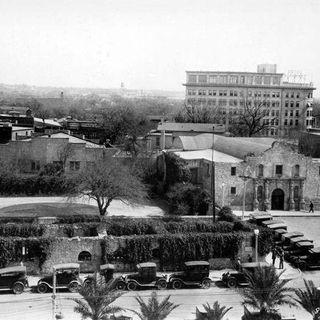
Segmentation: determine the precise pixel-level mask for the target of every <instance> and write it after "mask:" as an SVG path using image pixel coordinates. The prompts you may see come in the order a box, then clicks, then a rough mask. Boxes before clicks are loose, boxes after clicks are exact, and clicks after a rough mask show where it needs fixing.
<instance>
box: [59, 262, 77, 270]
mask: <svg viewBox="0 0 320 320" xmlns="http://www.w3.org/2000/svg"><path fill="white" fill-rule="evenodd" d="M53 268H54V269H56V270H60V269H79V268H80V264H79V263H61V264H56V265H54V266H53Z"/></svg>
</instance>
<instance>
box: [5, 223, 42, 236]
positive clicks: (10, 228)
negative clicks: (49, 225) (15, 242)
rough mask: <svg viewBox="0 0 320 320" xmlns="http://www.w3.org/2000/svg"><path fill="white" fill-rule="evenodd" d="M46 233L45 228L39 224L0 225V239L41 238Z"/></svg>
mask: <svg viewBox="0 0 320 320" xmlns="http://www.w3.org/2000/svg"><path fill="white" fill-rule="evenodd" d="M44 231H45V226H44V225H38V224H30V223H22V224H20V223H16V224H0V237H22V238H29V237H41V236H43V234H44Z"/></svg>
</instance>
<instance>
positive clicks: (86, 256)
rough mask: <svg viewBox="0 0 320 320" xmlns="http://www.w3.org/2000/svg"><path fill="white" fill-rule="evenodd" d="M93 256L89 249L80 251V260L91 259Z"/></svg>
mask: <svg viewBox="0 0 320 320" xmlns="http://www.w3.org/2000/svg"><path fill="white" fill-rule="evenodd" d="M91 260H92V256H91V253H90V252H88V251H82V252H80V253H79V256H78V261H91Z"/></svg>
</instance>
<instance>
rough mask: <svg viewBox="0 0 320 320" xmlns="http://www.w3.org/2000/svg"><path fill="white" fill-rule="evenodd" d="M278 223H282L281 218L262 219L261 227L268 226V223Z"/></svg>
mask: <svg viewBox="0 0 320 320" xmlns="http://www.w3.org/2000/svg"><path fill="white" fill-rule="evenodd" d="M278 223H284V221H282V220H273V219H272V220H266V221H262V223H261V224H262V226H263V227H268V226H270V225H272V224H278Z"/></svg>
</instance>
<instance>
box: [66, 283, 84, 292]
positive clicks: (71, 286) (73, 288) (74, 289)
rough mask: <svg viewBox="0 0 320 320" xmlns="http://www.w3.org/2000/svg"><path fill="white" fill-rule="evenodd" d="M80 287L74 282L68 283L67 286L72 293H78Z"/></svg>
mask: <svg viewBox="0 0 320 320" xmlns="http://www.w3.org/2000/svg"><path fill="white" fill-rule="evenodd" d="M80 287H81V286H80V284H79V283H78V282H76V281H73V282H70V283H69V285H68V289H69V291H70V292H72V293H76V292H78V291H79V289H80Z"/></svg>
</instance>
